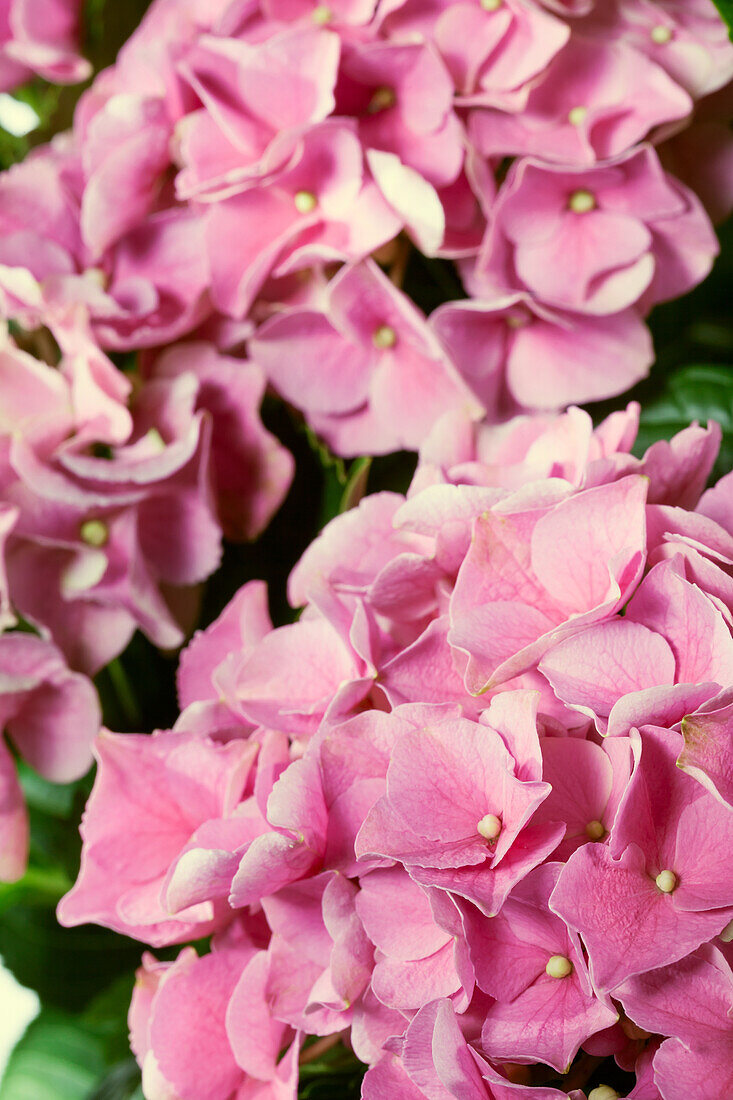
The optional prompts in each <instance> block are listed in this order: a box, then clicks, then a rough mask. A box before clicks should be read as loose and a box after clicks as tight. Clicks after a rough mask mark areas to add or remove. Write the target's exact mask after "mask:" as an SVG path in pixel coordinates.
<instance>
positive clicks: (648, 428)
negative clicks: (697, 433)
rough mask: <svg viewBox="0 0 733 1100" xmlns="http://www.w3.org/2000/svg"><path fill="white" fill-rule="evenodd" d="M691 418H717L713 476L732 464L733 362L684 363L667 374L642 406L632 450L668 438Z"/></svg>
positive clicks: (721, 473) (723, 472)
mask: <svg viewBox="0 0 733 1100" xmlns="http://www.w3.org/2000/svg"><path fill="white" fill-rule="evenodd" d="M693 420H697V421H699V422H700V423H701V424H706V423H707V421H708V420H716V421H717V422H718V424H720V427H721V428H722V431H723V440H722V443H721V448H720V455H719V458H718V461H717V463H716V466H715V471H714V477H715V478H718V477H720V476H722V475H723V474H725V473H728V472H729V471H730V470H731V468H733V366H728V365H725V364H720V363H712V364H707V365H699V366H689V367H683V368H682V369H681V370H677V371H675V372H674V373H673V374H670V375H668V376H667V377H666V378H665V380H664V383H663V385H662V387H661V389H660V390H659V391H658V393H657V395H656V396H655V397H654V399H653V400H652V401H650V402H649V403H648V404H646V405H645V406H643V408H642V411H641V424H640V426H639V435H638V437H637V441H636V446H635V448H634V450H635V452H636V453H637V454H639V455H641V454H643V453H644V451H645V450H646V449H647V447H649V446H650V445H651V444H652V443H655V442H656V441H657V440H659V439H669V438H670V437H671V436H673V435H674V434H675V433H676V432H679V431H681V430H682V429H683V428H686V427H687V426H688V425H689V424H690V423H691V422H692V421H693Z"/></svg>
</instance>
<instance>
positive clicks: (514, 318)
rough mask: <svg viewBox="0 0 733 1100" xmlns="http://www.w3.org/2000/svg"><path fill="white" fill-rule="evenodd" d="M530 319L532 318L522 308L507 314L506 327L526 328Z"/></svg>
mask: <svg viewBox="0 0 733 1100" xmlns="http://www.w3.org/2000/svg"><path fill="white" fill-rule="evenodd" d="M531 320H532V318H531V316H530V314H529V313H528V312H527V310H522V311H517V312H516V313H509V314H507V318H506V323H507V327H508V328H514V329H517V328H526V327H527V325H528V324H529V323H530V322H531Z"/></svg>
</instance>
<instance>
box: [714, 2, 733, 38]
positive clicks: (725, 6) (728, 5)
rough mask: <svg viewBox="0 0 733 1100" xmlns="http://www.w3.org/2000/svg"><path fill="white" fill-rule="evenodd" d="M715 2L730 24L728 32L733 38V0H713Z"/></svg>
mask: <svg viewBox="0 0 733 1100" xmlns="http://www.w3.org/2000/svg"><path fill="white" fill-rule="evenodd" d="M713 3H714V4H715V6H716V8H717V9H718V11H719V12H720V14H721V15H722V17H723V19H724V20H725V22H726V23H727V25H728V34H729V35H730V37H731V38H733V0H713Z"/></svg>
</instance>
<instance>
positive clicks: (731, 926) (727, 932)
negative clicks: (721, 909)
mask: <svg viewBox="0 0 733 1100" xmlns="http://www.w3.org/2000/svg"><path fill="white" fill-rule="evenodd" d="M720 938H721V940H722V941H723V943H731V941H733V920H732V921H729V922H728V924H726V926H725V928H724V929H723V931H722V932H721V933H720Z"/></svg>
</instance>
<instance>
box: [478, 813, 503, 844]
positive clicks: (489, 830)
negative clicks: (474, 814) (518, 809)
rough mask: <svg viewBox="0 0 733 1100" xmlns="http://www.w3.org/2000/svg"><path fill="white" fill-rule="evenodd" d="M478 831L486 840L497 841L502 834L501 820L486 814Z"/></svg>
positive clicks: (479, 824) (493, 815)
mask: <svg viewBox="0 0 733 1100" xmlns="http://www.w3.org/2000/svg"><path fill="white" fill-rule="evenodd" d="M476 830H477V832H478V833H480V835H481V836H482V837H483V838H484V840H496V838H497V837H498V836H499V834H500V832H501V818H500V817H497V816H496V814H486V816H485V817H482V818H481V820H480V821H479V823H478V825H477V826H476Z"/></svg>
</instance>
